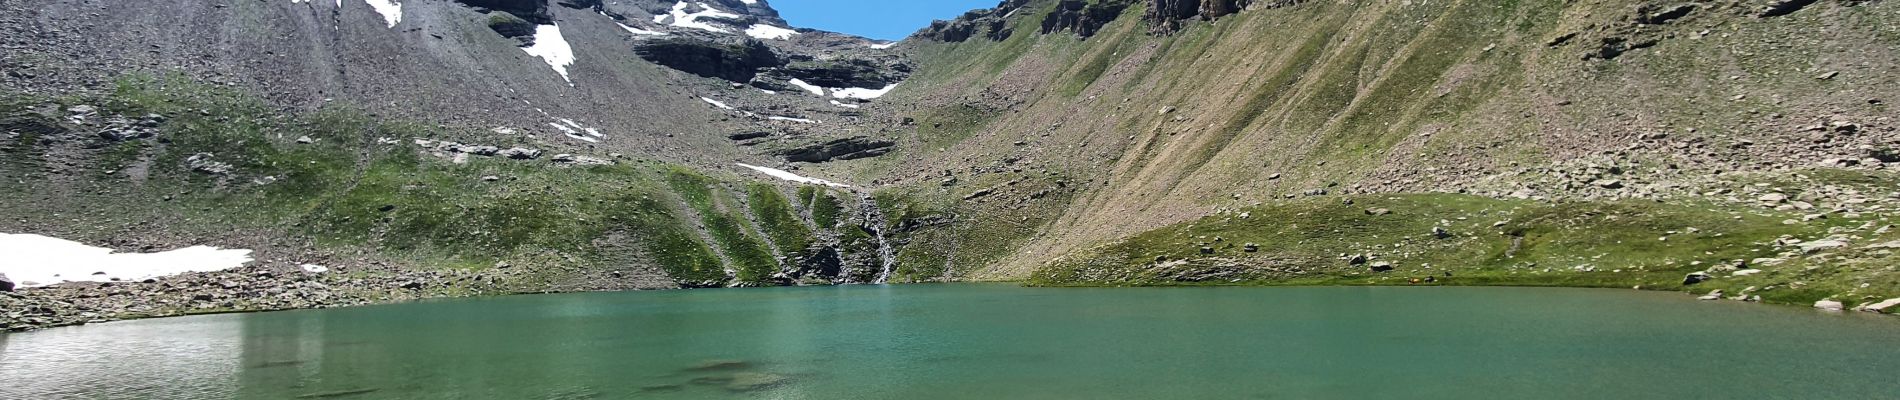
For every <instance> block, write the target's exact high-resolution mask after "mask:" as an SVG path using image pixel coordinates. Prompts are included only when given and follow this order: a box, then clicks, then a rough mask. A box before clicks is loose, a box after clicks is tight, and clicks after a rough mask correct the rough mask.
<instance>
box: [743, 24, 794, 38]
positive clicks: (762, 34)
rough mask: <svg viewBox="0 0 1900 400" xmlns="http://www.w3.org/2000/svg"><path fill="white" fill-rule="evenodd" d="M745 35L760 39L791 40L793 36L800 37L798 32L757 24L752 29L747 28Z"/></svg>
mask: <svg viewBox="0 0 1900 400" xmlns="http://www.w3.org/2000/svg"><path fill="white" fill-rule="evenodd" d="M745 34H746V36H751V37H754V38H758V39H777V40H791V38H792V36H797V35H798V31H794V30H791V29H786V28H780V27H776V26H771V25H766V24H755V25H752V27H750V28H746V29H745Z"/></svg>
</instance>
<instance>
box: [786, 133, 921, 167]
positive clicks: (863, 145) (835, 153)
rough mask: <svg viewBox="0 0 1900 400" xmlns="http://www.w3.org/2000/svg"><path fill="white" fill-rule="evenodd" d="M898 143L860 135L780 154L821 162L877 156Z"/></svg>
mask: <svg viewBox="0 0 1900 400" xmlns="http://www.w3.org/2000/svg"><path fill="white" fill-rule="evenodd" d="M896 145H897V143H896V142H891V141H886V140H874V139H871V138H867V137H862V136H860V137H854V138H846V139H838V140H833V141H829V142H824V143H817V144H812V145H808V146H804V147H798V148H793V149H788V150H781V151H779V152H778V155H780V156H783V157H785V160H786V161H791V162H807V163H821V162H827V161H832V160H856V159H860V158H870V157H877V156H881V155H884V154H886V153H890V151H891V148H892V147H893V146H896Z"/></svg>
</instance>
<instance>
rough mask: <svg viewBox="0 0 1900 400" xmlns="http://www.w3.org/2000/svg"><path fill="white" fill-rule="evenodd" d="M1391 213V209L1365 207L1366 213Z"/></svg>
mask: <svg viewBox="0 0 1900 400" xmlns="http://www.w3.org/2000/svg"><path fill="white" fill-rule="evenodd" d="M1391 213H1392V210H1387V209H1383V208H1368V209H1366V215H1387V214H1391Z"/></svg>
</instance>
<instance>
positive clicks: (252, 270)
mask: <svg viewBox="0 0 1900 400" xmlns="http://www.w3.org/2000/svg"><path fill="white" fill-rule="evenodd" d="M606 274H607V275H617V276H603V277H600V278H602V279H586V280H585V281H588V282H589V283H586V284H556V283H546V282H543V283H542V284H539V285H531V284H528V282H533V281H535V280H537V279H540V276H539V275H537V274H536V271H533V270H530V269H528V268H509V267H507V266H506V265H505V264H503V265H499V266H497V267H496V268H491V269H487V270H483V271H465V270H426V271H416V270H406V269H402V268H385V269H381V270H374V271H370V270H364V269H356V270H342V271H325V272H311V271H305V270H297V271H284V270H282V269H281V268H272V267H270V266H267V265H256V266H245V267H239V268H234V269H230V270H225V271H217V272H199V273H188V274H183V275H178V276H172V277H166V278H161V279H148V280H145V281H142V282H72V283H64V284H59V285H53V286H46V287H37V288H16V289H15V290H12V291H0V332H23V331H31V330H39V329H45V328H54V327H61V326H72V325H85V324H93V323H101V322H111V321H120V320H131V319H144V318H159V317H174V316H186V315H200V314H222V313H241V312H263V311H283V310H298V309H320V308H337V307H351V306H361V305H372V304H387V303H397V302H405V301H415V300H423V299H434V298H455V297H475V296H501V295H514V294H531V293H562V292H585V291H611V290H644V289H668V288H676V287H677V285H668V284H666V283H667V282H660V281H656V280H652V279H641V278H643V277H637V276H636V277H629V276H626V275H625V274H624V273H614V272H608V273H606ZM613 278H621V279H613Z"/></svg>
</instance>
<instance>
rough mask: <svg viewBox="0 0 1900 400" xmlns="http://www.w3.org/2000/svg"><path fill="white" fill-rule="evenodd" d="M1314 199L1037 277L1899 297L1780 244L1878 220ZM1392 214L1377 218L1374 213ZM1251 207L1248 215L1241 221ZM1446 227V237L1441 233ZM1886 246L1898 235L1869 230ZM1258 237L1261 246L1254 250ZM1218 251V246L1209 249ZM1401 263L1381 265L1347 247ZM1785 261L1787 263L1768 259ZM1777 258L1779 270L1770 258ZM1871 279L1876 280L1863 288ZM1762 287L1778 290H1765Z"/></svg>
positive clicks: (1078, 259) (1830, 261)
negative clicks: (1740, 272) (1422, 282)
mask: <svg viewBox="0 0 1900 400" xmlns="http://www.w3.org/2000/svg"><path fill="white" fill-rule="evenodd" d="M1349 199H1351V200H1352V203H1351V204H1346V203H1345V202H1343V201H1341V199H1312V200H1304V201H1293V202H1287V203H1282V204H1274V205H1267V206H1260V207H1250V208H1245V209H1241V210H1238V211H1236V212H1234V213H1228V214H1222V215H1216V216H1210V217H1206V218H1203V219H1200V220H1197V221H1192V222H1187V223H1182V224H1178V225H1173V226H1169V227H1166V228H1162V229H1158V230H1153V231H1149V232H1145V233H1142V234H1139V235H1135V236H1133V237H1130V238H1127V239H1123V240H1120V241H1117V242H1114V243H1111V244H1108V245H1104V246H1101V247H1098V248H1095V249H1091V250H1090V251H1087V252H1082V253H1078V254H1076V255H1072V256H1070V257H1066V258H1063V259H1060V260H1057V261H1056V262H1054V263H1052V264H1051V265H1050V266H1049V267H1048V268H1044V269H1041V270H1038V271H1037V273H1036V274H1035V275H1034V276H1033V277H1032V278H1031V280H1030V282H1031V283H1033V284H1038V285H1056V286H1065V285H1087V286H1094V285H1109V286H1119V285H1281V284H1347V285H1406V284H1417V282H1413V281H1412V280H1413V279H1423V278H1426V277H1431V278H1432V279H1433V280H1434V281H1435V282H1434V284H1441V285H1528V286H1583V287H1633V286H1640V287H1642V288H1646V289H1660V290H1677V289H1683V290H1695V291H1698V292H1706V291H1709V290H1713V289H1723V290H1724V291H1725V292H1727V293H1729V294H1731V295H1733V294H1737V293H1741V292H1742V291H1743V290H1745V289H1747V288H1749V287H1754V288H1756V290H1753V291H1750V292H1748V293H1751V294H1758V295H1761V296H1762V297H1763V299H1764V301H1769V302H1779V303H1792V304H1807V303H1811V302H1813V301H1815V300H1820V299H1822V298H1842V299H1844V300H1847V301H1849V302H1850V303H1852V302H1856V301H1865V300H1872V299H1884V298H1891V297H1894V296H1900V279H1897V278H1900V275H1896V274H1894V271H1892V269H1891V268H1887V267H1884V266H1882V265H1883V264H1885V263H1887V262H1890V260H1888V259H1887V258H1888V257H1890V254H1887V252H1883V251H1880V250H1878V249H1877V248H1874V247H1867V246H1864V245H1863V246H1858V247H1859V248H1855V249H1843V250H1838V251H1822V252H1816V253H1812V254H1810V253H1806V252H1803V251H1801V250H1799V247H1798V246H1793V245H1785V244H1782V243H1779V242H1778V241H1779V240H1781V239H1783V238H1785V237H1793V238H1806V239H1811V240H1812V239H1818V238H1824V237H1827V236H1829V233H1830V232H1832V231H1838V230H1839V229H1842V228H1847V227H1853V226H1858V225H1862V224H1865V223H1868V222H1870V221H1873V220H1874V218H1871V217H1868V218H1863V219H1848V218H1834V219H1824V220H1818V221H1811V222H1802V223H1793V224H1789V223H1784V221H1787V220H1789V219H1795V220H1798V219H1800V218H1801V215H1800V214H1798V213H1792V212H1781V211H1772V210H1761V209H1756V208H1737V207H1733V206H1726V205H1720V204H1713V203H1704V202H1685V203H1679V204H1678V203H1671V204H1663V203H1656V202H1638V201H1626V202H1584V203H1559V204H1552V203H1538V202H1531V201H1522V200H1497V199H1489V198H1483V197H1476V196H1468V195H1453V194H1406V195H1389V196H1357V197H1350V198H1349ZM1374 208H1378V209H1387V210H1390V211H1391V213H1390V214H1380V215H1375V214H1372V213H1368V212H1366V210H1368V209H1374ZM1243 215H1244V216H1245V217H1243ZM1435 227H1442V228H1444V229H1446V230H1447V231H1448V232H1450V235H1449V236H1448V237H1444V238H1440V237H1437V236H1436V235H1434V233H1433V228H1435ZM1863 239H1864V240H1863V241H1862V242H1863V243H1866V244H1874V243H1880V242H1886V241H1892V240H1894V239H1900V235H1893V234H1887V233H1880V234H1875V235H1872V236H1871V237H1865V238H1863ZM1248 244H1254V245H1257V246H1258V249H1259V250H1258V251H1256V252H1248V251H1246V246H1247V245H1248ZM1203 248H1212V249H1213V250H1212V253H1211V254H1209V253H1203V252H1202V251H1203V250H1202V249H1203ZM1360 254H1365V255H1369V256H1370V257H1371V260H1369V261H1371V262H1379V261H1383V262H1390V263H1393V265H1394V267H1395V269H1394V270H1393V271H1390V272H1375V271H1372V270H1371V269H1370V268H1368V266H1367V265H1364V264H1354V263H1352V262H1350V261H1349V260H1350V257H1343V256H1346V255H1360ZM1765 259H1781V260H1783V261H1782V262H1780V263H1778V264H1776V263H1773V262H1767V263H1764V262H1758V261H1757V260H1765ZM1770 264H1772V265H1770ZM1721 266H1739V267H1738V268H1739V269H1751V268H1753V269H1761V270H1763V271H1762V272H1761V273H1757V274H1753V275H1746V276H1731V274H1732V272H1726V273H1725V272H1716V273H1714V274H1713V275H1715V276H1716V277H1717V279H1715V280H1713V281H1710V282H1704V283H1700V284H1696V285H1694V286H1692V287H1691V286H1685V285H1684V284H1683V278H1684V277H1685V275H1687V274H1689V273H1691V272H1697V271H1705V270H1709V269H1710V268H1712V267H1714V268H1717V270H1718V271H1719V270H1723V268H1721ZM1861 284H1867V286H1866V287H1864V288H1863V287H1860V285H1861ZM1762 288H1766V289H1765V290H1764V289H1762Z"/></svg>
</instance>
